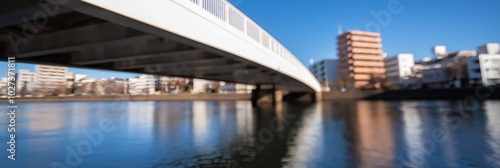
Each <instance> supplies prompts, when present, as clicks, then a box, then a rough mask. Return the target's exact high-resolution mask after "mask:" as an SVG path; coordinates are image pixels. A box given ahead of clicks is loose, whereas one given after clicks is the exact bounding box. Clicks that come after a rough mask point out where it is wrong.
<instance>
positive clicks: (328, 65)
mask: <svg viewBox="0 0 500 168" xmlns="http://www.w3.org/2000/svg"><path fill="white" fill-rule="evenodd" d="M309 70H310V71H311V72H312V74H313V75H314V76H315V77H316V78H317V79H318V81H319V82H320V83H321V84H322V85H323V86H324V87H325V89H326V90H331V89H335V88H337V86H338V85H337V79H338V77H339V75H338V74H339V68H338V61H337V60H335V59H328V60H321V61H320V62H317V63H313V64H312V65H311V67H310V68H309Z"/></svg>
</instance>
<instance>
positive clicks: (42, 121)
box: [23, 103, 86, 133]
mask: <svg viewBox="0 0 500 168" xmlns="http://www.w3.org/2000/svg"><path fill="white" fill-rule="evenodd" d="M58 105H59V104H54V103H47V104H44V105H43V106H42V105H40V104H38V105H35V104H29V106H24V107H23V108H26V109H32V110H31V111H26V114H27V115H26V116H29V117H28V118H29V120H28V121H26V123H28V124H29V131H30V132H38V133H41V132H48V131H53V130H57V129H61V128H62V127H63V125H66V124H69V123H72V122H71V121H70V122H68V123H67V122H66V121H68V118H65V117H67V116H68V115H64V113H71V112H72V111H74V109H72V110H71V111H66V110H67V109H65V108H60V107H59V108H58ZM30 106H31V107H30ZM33 109H34V110H33ZM70 116H72V115H70ZM85 119H86V118H85V117H83V118H82V120H83V121H85ZM71 120H72V119H71Z"/></svg>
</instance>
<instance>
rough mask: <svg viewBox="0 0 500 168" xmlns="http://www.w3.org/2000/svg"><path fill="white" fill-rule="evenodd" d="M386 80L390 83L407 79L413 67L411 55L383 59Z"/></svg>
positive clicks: (413, 60) (398, 55) (413, 61)
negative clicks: (390, 81)
mask: <svg viewBox="0 0 500 168" xmlns="http://www.w3.org/2000/svg"><path fill="white" fill-rule="evenodd" d="M384 65H385V73H386V78H387V79H389V80H392V81H399V80H402V79H408V78H409V77H410V76H412V74H413V73H412V67H413V66H414V65H415V59H414V57H413V54H404V53H402V54H397V55H395V56H391V57H387V58H385V59H384Z"/></svg>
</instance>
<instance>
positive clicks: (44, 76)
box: [35, 65, 68, 91]
mask: <svg viewBox="0 0 500 168" xmlns="http://www.w3.org/2000/svg"><path fill="white" fill-rule="evenodd" d="M35 69H36V71H35V72H36V78H35V88H37V89H40V90H47V91H50V90H52V89H56V88H59V87H63V86H64V87H65V86H66V82H67V81H66V74H67V73H68V68H67V67H61V66H51V65H36V67H35Z"/></svg>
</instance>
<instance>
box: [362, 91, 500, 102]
mask: <svg viewBox="0 0 500 168" xmlns="http://www.w3.org/2000/svg"><path fill="white" fill-rule="evenodd" d="M472 97H475V98H476V99H477V100H486V99H500V88H466V89H418V90H393V91H386V92H383V93H380V94H376V95H372V96H367V97H365V98H364V99H366V100H439V99H467V98H472Z"/></svg>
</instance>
